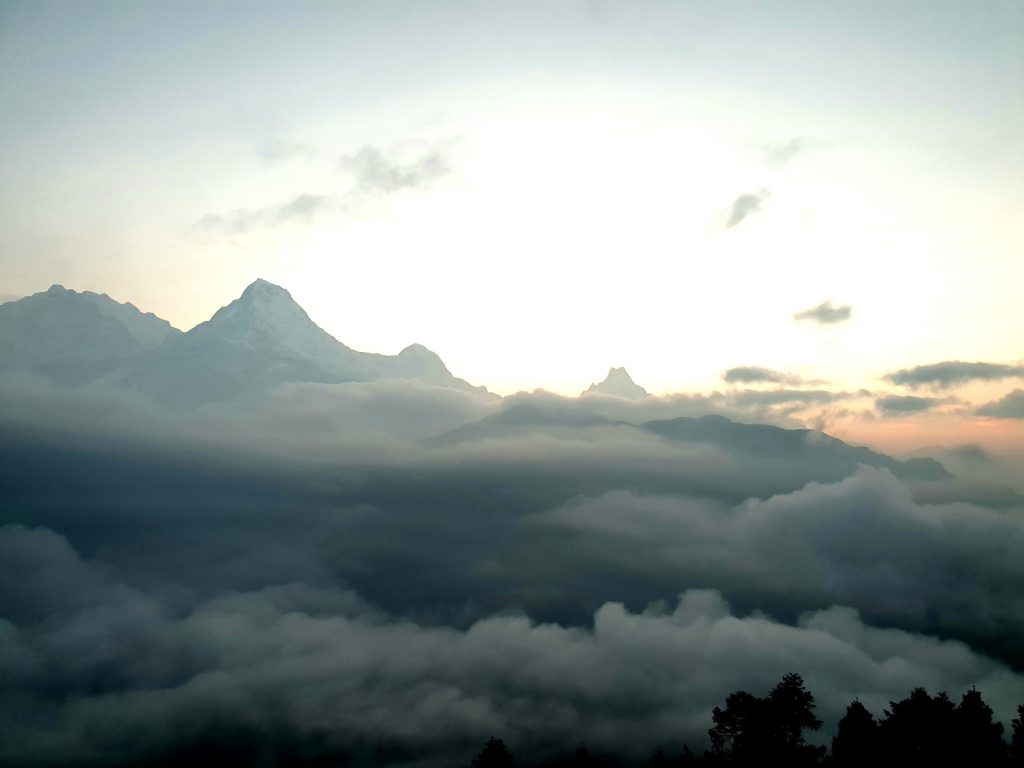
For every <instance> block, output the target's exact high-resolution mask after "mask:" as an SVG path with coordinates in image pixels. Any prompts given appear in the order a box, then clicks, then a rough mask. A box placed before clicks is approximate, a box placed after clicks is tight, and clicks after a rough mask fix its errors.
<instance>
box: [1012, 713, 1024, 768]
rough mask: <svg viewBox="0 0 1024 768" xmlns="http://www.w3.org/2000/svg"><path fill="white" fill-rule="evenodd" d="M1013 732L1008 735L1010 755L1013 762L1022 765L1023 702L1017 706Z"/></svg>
mask: <svg viewBox="0 0 1024 768" xmlns="http://www.w3.org/2000/svg"><path fill="white" fill-rule="evenodd" d="M1012 725H1013V733H1012V735H1011V736H1010V755H1011V757H1012V758H1013V764H1014V765H1016V766H1022V767H1024V704H1021V705H1020V706H1019V707H1017V717H1016V718H1015V719H1014V721H1013V723H1012Z"/></svg>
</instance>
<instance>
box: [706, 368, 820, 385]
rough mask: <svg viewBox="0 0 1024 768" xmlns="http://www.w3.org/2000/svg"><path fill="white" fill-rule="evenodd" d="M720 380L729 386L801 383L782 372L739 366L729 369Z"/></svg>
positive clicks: (792, 376) (796, 377)
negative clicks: (762, 383)
mask: <svg viewBox="0 0 1024 768" xmlns="http://www.w3.org/2000/svg"><path fill="white" fill-rule="evenodd" d="M722 378H723V379H724V380H725V381H727V382H728V383H730V384H735V383H744V384H756V383H760V382H765V383H769V384H788V385H799V384H801V383H802V382H803V379H801V378H800V377H799V376H795V375H793V374H789V373H783V372H782V371H775V370H772V369H771V368H762V367H761V366H757V365H740V366H737V367H735V368H730V369H729V370H727V371H726V372H725V373H723V374H722Z"/></svg>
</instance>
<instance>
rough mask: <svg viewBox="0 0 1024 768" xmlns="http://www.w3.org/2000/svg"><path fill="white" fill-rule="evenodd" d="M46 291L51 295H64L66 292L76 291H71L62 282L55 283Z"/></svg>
mask: <svg viewBox="0 0 1024 768" xmlns="http://www.w3.org/2000/svg"><path fill="white" fill-rule="evenodd" d="M46 293H47V294H49V295H50V296H63V295H64V294H66V293H74V291H69V290H68V289H67V288H65V287H64V286H63V285H61V284H60V283H54V284H53V285H51V286H50V287H49V288H48V289H47V291H46Z"/></svg>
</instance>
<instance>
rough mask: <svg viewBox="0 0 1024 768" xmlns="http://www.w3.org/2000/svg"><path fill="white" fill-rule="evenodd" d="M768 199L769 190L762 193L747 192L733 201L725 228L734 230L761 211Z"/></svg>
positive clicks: (763, 190)
mask: <svg viewBox="0 0 1024 768" xmlns="http://www.w3.org/2000/svg"><path fill="white" fill-rule="evenodd" d="M767 199H768V190H767V189H762V190H761V191H760V192H747V193H745V194H742V195H740V196H739V197H737V198H736V199H735V200H733V201H732V205H731V206H730V207H729V215H728V216H727V218H726V220H725V228H726V229H732V228H733V227H735V226H736V225H738V224H739V223H740V222H741V221H743V220H744V219H746V218H747V217H748V216H751V215H753V214H755V213H758V212H759V211H760V210H761V206H762V205H763V204H764V201H765V200H767Z"/></svg>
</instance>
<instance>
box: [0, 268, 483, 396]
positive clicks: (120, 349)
mask: <svg viewBox="0 0 1024 768" xmlns="http://www.w3.org/2000/svg"><path fill="white" fill-rule="evenodd" d="M0 361H2V365H0V371H3V370H19V369H25V370H30V371H33V372H35V373H38V374H41V375H44V376H47V377H48V378H51V379H53V380H55V381H56V382H57V383H59V384H62V385H65V386H76V385H79V384H83V383H86V382H88V381H93V380H105V381H107V382H108V383H111V384H114V385H115V386H119V387H123V388H127V389H131V390H136V391H140V392H142V393H143V394H145V395H147V396H149V397H152V398H153V399H156V400H158V401H160V402H164V403H167V404H175V405H192V406H195V405H201V404H203V403H204V402H213V401H223V400H229V399H234V398H235V397H236V396H237V397H243V398H247V397H253V396H257V397H258V396H262V395H263V394H265V393H266V391H268V390H269V389H271V388H273V387H276V386H279V385H281V384H285V383H289V382H319V383H344V382H350V381H374V380H378V379H386V378H399V379H410V380H415V381H420V382H423V383H426V384H431V385H434V386H442V387H451V388H454V389H460V390H464V391H472V392H478V393H486V391H487V390H486V389H485V388H483V387H475V386H473V385H471V384H469V383H468V382H466V381H465V380H463V379H460V378H458V377H456V376H454V375H453V374H452V373H451V372H450V371H449V370H448V368H447V366H446V365H445V364H444V362H443V361H442V360H441V358H440V357H439V356H438V355H437V354H436V353H435V352H433V351H431V350H429V349H428V348H427V347H425V346H423V345H422V344H415V343H414V344H410V345H408V346H407V347H405V348H404V349H403V350H402V351H401V352H399V353H398V354H397V355H382V354H377V353H371V352H359V351H357V350H354V349H351V348H350V347H348V346H346V345H345V344H343V343H342V342H340V341H339V340H338V339H336V338H335V337H334V336H332V335H331V334H329V333H328V332H327V331H325V330H324V329H323V328H321V327H320V326H319V325H317V324H316V323H315V322H314V321H313V320H312V319H311V318H310V317H309V315H308V314H307V313H306V311H305V310H304V309H303V308H302V307H301V306H300V305H299V304H298V303H297V302H296V301H295V300H294V299H293V298H292V296H291V294H290V293H289V292H288V290H287V289H285V288H283V287H281V286H279V285H276V284H274V283H271V282H269V281H267V280H264V279H262V278H257V279H256V280H254V281H253V282H252V283H250V284H249V285H248V286H247V287H246V288H245V289H244V290H243V291H242V293H241V294H240V295H239V297H238V298H236V299H234V300H233V301H231V302H229V303H228V304H225V305H224V306H222V307H220V308H219V309H218V310H217V311H216V312H214V314H213V315H212V316H211V317H210V319H209V320H206V321H203V322H201V323H199V324H198V325H196V326H195V327H194V328H192V329H191V330H189V331H187V332H182V331H180V330H178V329H177V328H174V327H173V326H172V325H171V324H170V323H169V322H167V321H166V320H163V319H162V318H159V317H157V316H156V315H154V314H152V313H143V312H141V311H140V310H139V309H138V308H137V307H135V306H134V305H132V304H129V303H124V304H121V303H118V302H116V301H115V300H113V299H111V298H110V297H109V296H107V295H106V294H95V293H92V292H88V291H87V292H82V293H79V292H77V291H71V290H68V289H66V288H64V287H63V286H61V285H53V286H51V287H50V288H49V289H48V290H47V291H45V292H41V293H37V294H33V295H31V296H27V297H24V298H22V299H19V300H17V301H13V302H7V303H4V304H0Z"/></svg>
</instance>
